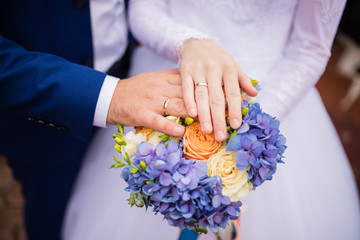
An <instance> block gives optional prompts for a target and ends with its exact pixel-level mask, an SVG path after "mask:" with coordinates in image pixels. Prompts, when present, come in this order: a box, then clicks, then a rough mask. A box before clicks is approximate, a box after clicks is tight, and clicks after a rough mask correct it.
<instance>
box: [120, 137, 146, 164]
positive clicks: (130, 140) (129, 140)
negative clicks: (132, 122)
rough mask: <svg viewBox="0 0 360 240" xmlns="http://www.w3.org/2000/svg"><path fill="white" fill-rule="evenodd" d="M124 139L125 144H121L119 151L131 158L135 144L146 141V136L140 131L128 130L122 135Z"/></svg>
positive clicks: (135, 148)
mask: <svg viewBox="0 0 360 240" xmlns="http://www.w3.org/2000/svg"><path fill="white" fill-rule="evenodd" d="M124 139H125V141H126V146H121V152H122V153H123V154H125V153H127V154H128V155H129V157H130V158H131V157H132V156H134V155H135V153H136V152H137V145H138V144H139V143H141V142H143V141H146V136H145V135H144V134H142V133H137V134H135V132H132V131H130V132H128V133H127V134H126V135H125V136H124Z"/></svg>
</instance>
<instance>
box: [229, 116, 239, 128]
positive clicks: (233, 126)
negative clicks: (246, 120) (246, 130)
mask: <svg viewBox="0 0 360 240" xmlns="http://www.w3.org/2000/svg"><path fill="white" fill-rule="evenodd" d="M230 125H231V127H232V128H234V129H236V128H238V127H239V125H240V122H239V120H237V119H236V118H234V119H233V120H231V121H230Z"/></svg>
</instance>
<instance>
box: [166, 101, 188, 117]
mask: <svg viewBox="0 0 360 240" xmlns="http://www.w3.org/2000/svg"><path fill="white" fill-rule="evenodd" d="M169 99H170V100H169V101H168V103H167V105H166V106H164V105H163V112H164V114H168V115H172V116H176V117H188V116H189V114H188V112H187V110H186V108H185V104H184V100H182V99H181V98H169ZM165 101H166V100H165ZM164 103H165V102H164ZM164 107H166V109H164Z"/></svg>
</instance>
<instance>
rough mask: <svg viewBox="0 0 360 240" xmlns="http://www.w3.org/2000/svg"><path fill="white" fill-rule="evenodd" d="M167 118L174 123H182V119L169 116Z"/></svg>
mask: <svg viewBox="0 0 360 240" xmlns="http://www.w3.org/2000/svg"><path fill="white" fill-rule="evenodd" d="M166 118H167V119H168V120H170V121H172V122H176V123H180V117H175V116H167V117H166Z"/></svg>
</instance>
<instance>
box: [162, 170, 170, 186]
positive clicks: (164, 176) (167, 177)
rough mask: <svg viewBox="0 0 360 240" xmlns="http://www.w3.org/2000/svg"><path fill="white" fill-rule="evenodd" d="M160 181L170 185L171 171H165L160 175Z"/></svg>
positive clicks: (164, 184)
mask: <svg viewBox="0 0 360 240" xmlns="http://www.w3.org/2000/svg"><path fill="white" fill-rule="evenodd" d="M159 182H160V184H161V185H163V186H169V185H170V184H171V175H170V174H169V173H163V174H161V175H160V177H159Z"/></svg>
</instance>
